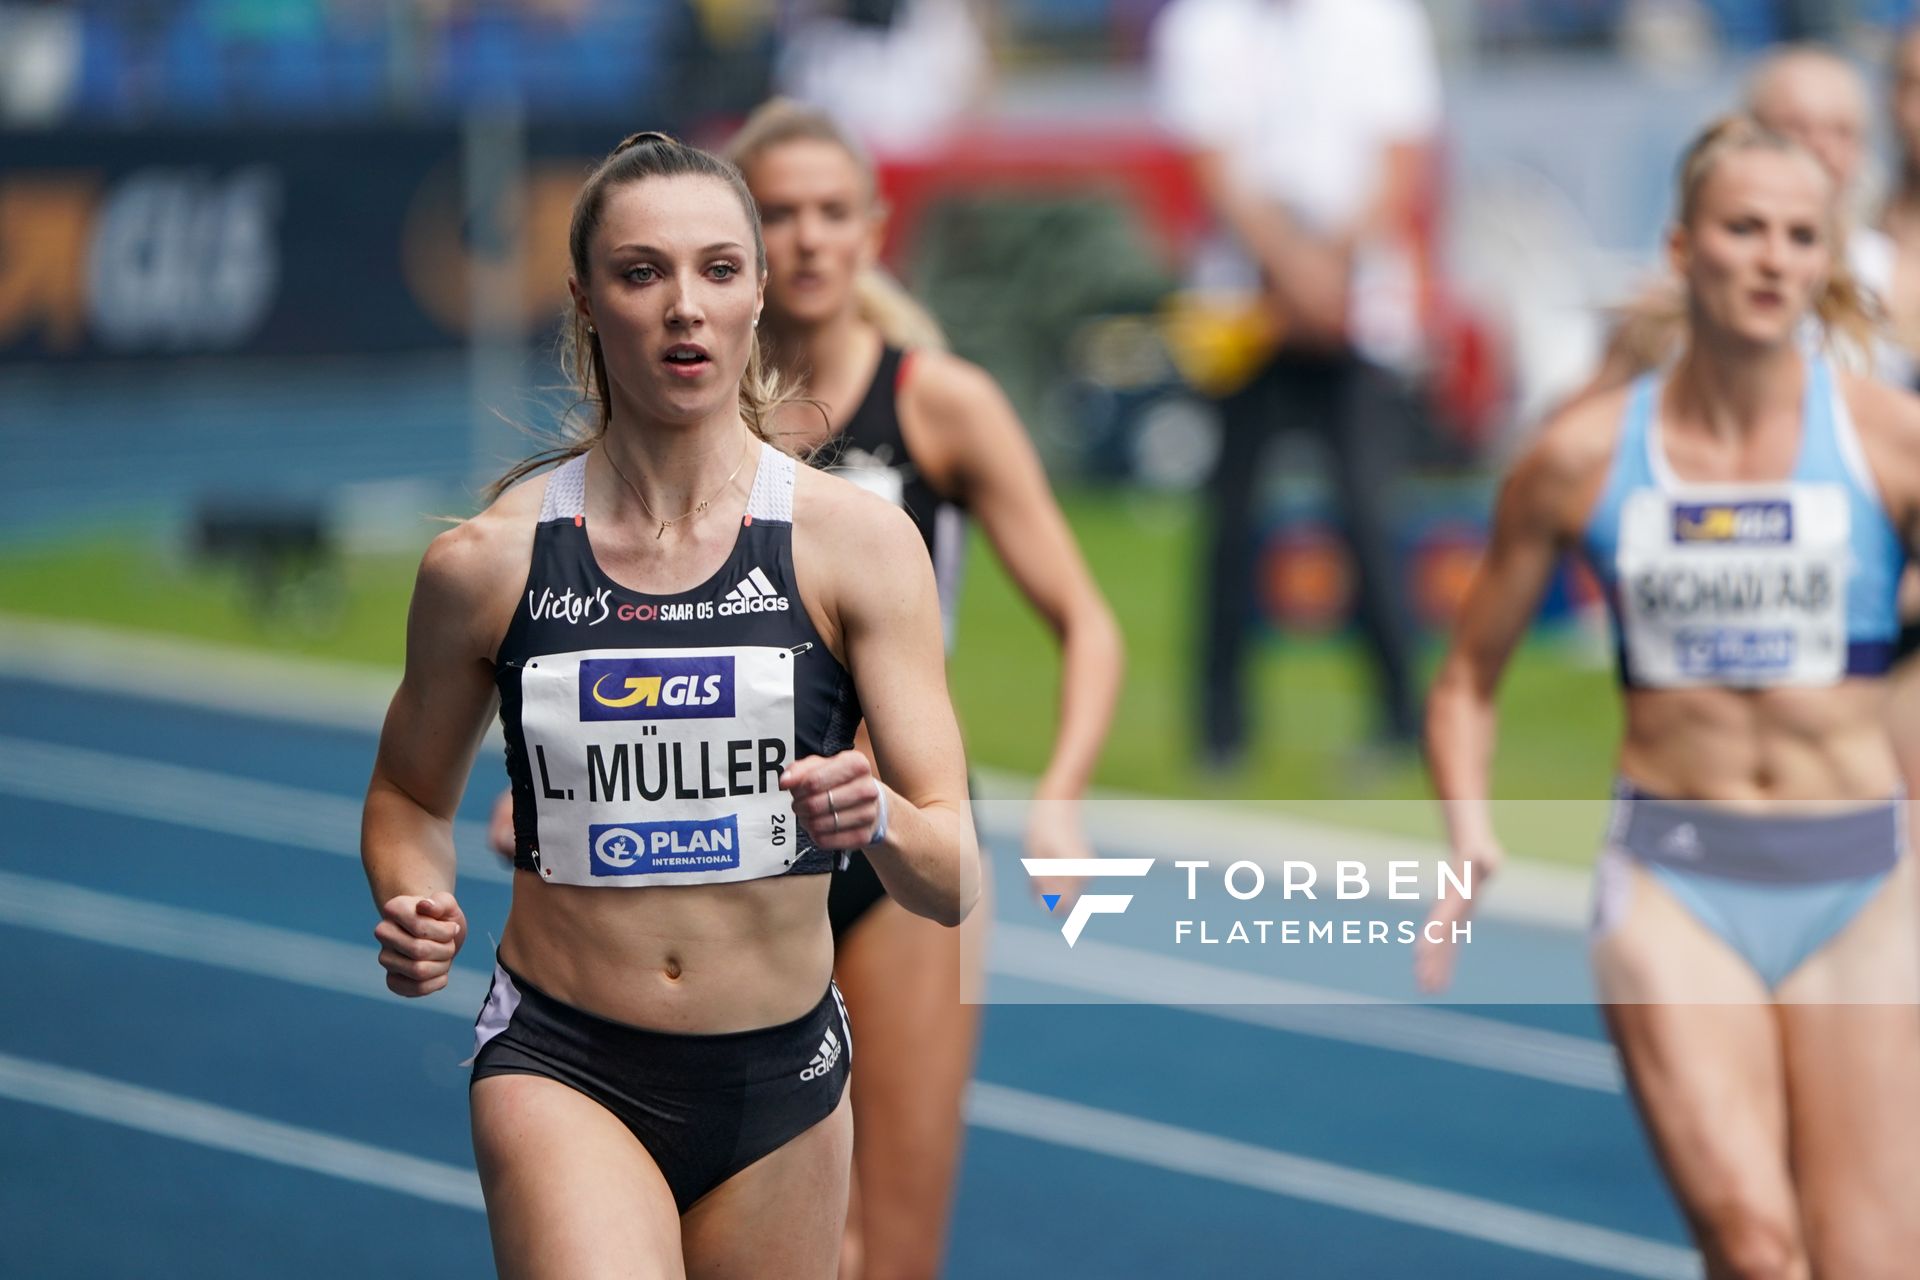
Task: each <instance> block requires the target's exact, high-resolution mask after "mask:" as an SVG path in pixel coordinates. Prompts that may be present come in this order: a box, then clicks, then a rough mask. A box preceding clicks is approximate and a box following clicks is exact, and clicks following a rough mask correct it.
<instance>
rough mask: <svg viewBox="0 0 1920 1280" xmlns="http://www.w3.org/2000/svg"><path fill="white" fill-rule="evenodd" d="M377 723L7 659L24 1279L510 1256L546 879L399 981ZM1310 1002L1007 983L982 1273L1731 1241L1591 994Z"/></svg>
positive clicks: (981, 1093)
mask: <svg viewBox="0 0 1920 1280" xmlns="http://www.w3.org/2000/svg"><path fill="white" fill-rule="evenodd" d="M372 750H373V737H372V735H371V733H368V732H353V731H347V730H341V729H322V728H315V727H311V726H308V725H305V724H302V723H298V722H289V721H269V720H263V719H252V718H244V717H240V716H235V715H229V714H224V713H215V712H210V711H205V710H200V709H195V708H192V707H188V706H183V705H179V704H175V703H171V702H163V701H157V700H156V701H143V700H137V699H130V698H126V697H121V696H114V695H108V694H100V693H88V692H80V691H75V690H72V689H67V688H59V687H54V686H51V685H44V684H37V683H31V682H25V681H21V680H11V679H0V830H4V832H5V838H4V840H3V841H0V973H4V974H5V975H6V977H5V984H6V994H5V997H4V1002H3V1003H0V1008H4V1011H5V1016H4V1018H0V1275H3V1276H7V1277H22V1278H24V1277H62V1278H66V1277H96V1276H97V1277H121V1276H128V1277H147V1276H185V1275H192V1276H195V1277H199V1278H201V1280H219V1278H222V1277H234V1278H235V1280H240V1278H245V1280H256V1278H257V1277H260V1276H266V1275H271V1276H275V1277H280V1278H282V1280H304V1278H307V1277H312V1278H315V1280H318V1278H320V1277H327V1278H332V1277H339V1276H356V1277H357V1276H390V1275H391V1276H399V1275H405V1276H408V1277H409V1278H410V1280H427V1278H428V1277H435V1276H461V1277H471V1276H479V1275H486V1274H490V1273H491V1260H490V1257H489V1253H488V1246H487V1235H486V1224H485V1220H484V1218H483V1216H482V1214H481V1213H480V1212H479V1208H478V1205H479V1196H478V1187H477V1183H476V1182H475V1181H474V1179H473V1177H472V1172H471V1170H472V1155H471V1152H470V1150H469V1147H468V1139H467V1121H466V1107H465V1096H466V1094H465V1087H466V1076H465V1073H464V1071H463V1070H462V1069H461V1067H460V1066H459V1062H460V1060H461V1059H462V1058H464V1057H465V1056H466V1055H467V1052H468V1050H469V1047H470V1041H471V1035H470V1029H469V1028H470V1024H471V1020H472V1017H473V1014H474V1012H475V1010H476V1008H477V1006H478V1002H479V1000H480V998H481V994H482V986H483V984H484V980H485V975H486V972H487V969H488V965H489V960H488V956H489V949H488V947H487V945H486V939H485V936H484V934H485V932H486V931H488V930H491V931H493V932H495V933H497V932H498V930H499V925H500V921H501V920H502V919H503V918H504V916H505V913H506V908H507V884H506V880H505V876H504V875H503V874H502V873H501V872H500V871H499V869H498V868H497V867H494V866H491V865H489V860H490V855H487V854H485V853H484V852H482V851H480V850H479V849H478V848H477V847H474V842H473V840H472V839H470V838H468V839H465V840H464V841H463V844H464V846H465V847H463V849H462V856H463V859H465V860H466V861H465V863H464V866H463V879H462V884H461V888H460V898H461V902H462V905H463V906H464V907H465V909H466V911H467V914H468V916H469V918H470V919H471V920H472V922H473V924H474V927H475V934H474V937H475V939H476V944H475V945H471V946H469V947H468V948H467V950H466V952H465V954H464V955H463V956H462V957H461V961H460V966H459V975H460V981H459V982H457V983H456V984H455V986H454V988H453V989H451V990H450V991H449V992H445V993H442V994H440V995H438V996H435V997H433V998H430V999H428V1000H424V1001H414V1002H407V1001H402V1000H400V999H398V998H395V997H392V996H389V995H388V994H387V993H386V992H385V989H384V986H383V985H382V983H381V981H380V977H381V975H380V971H379V969H378V967H377V966H376V964H375V963H374V951H375V948H374V944H373V942H372V938H371V932H370V931H371V927H372V925H373V923H374V915H373V909H372V906H371V904H370V903H369V901H368V896H367V891H366V886H365V883H364V881H363V879H362V877H361V874H360V869H359V865H358V862H357V854H356V845H357V822H358V811H359V796H360V793H361V789H362V788H363V786H364V784H365V780H366V776H367V771H368V768H369V765H370V763H371V758H372ZM497 768H498V765H497V762H496V761H495V760H493V759H492V758H490V757H486V758H483V760H482V764H481V776H482V777H483V778H484V779H485V781H484V782H481V783H477V784H476V785H475V786H474V787H473V788H472V789H471V793H470V796H469V803H468V812H467V813H466V814H465V815H464V816H465V817H467V818H470V819H472V820H473V821H474V822H475V823H477V822H478V820H479V819H480V818H481V817H482V816H483V815H482V812H481V810H482V808H483V807H484V805H485V803H486V802H487V800H488V799H489V798H490V797H491V795H492V794H493V792H494V789H495V787H494V778H493V776H492V771H494V770H496V769H497ZM476 832H477V827H474V828H469V829H467V830H464V831H463V833H462V834H463V837H470V836H471V835H473V834H475V833H476ZM993 856H994V858H995V859H996V862H997V864H998V868H999V870H998V875H999V879H1000V881H1001V882H1002V883H1003V884H1009V883H1012V882H1014V881H1015V880H1017V879H1018V877H1019V875H1020V872H1019V869H1018V865H1017V863H1016V862H1015V851H1014V850H1012V849H1010V848H995V849H994V850H993ZM996 909H997V910H998V912H999V913H1000V916H1001V919H1002V921H1003V922H1004V923H1006V924H1007V925H1009V926H1011V928H1010V929H1008V930H1007V932H1008V934H1009V935H1018V934H1020V933H1021V932H1022V931H1023V930H1024V931H1026V932H1027V933H1028V935H1029V936H1037V933H1038V931H1039V930H1041V929H1048V930H1050V929H1052V928H1053V927H1054V924H1055V922H1054V921H1052V920H1050V919H1049V918H1048V917H1047V916H1046V915H1045V913H1044V911H1043V910H1042V909H1041V908H1040V907H1039V906H1037V905H1036V904H1034V903H1033V902H1032V901H1031V900H1030V899H1029V898H1028V897H1027V896H1026V895H1025V894H1020V893H1014V892H1003V893H1001V894H999V895H998V903H997V908H996ZM1096 932H1097V930H1096ZM1090 936H1091V935H1090ZM1056 940H1057V939H1056ZM1551 945H1552V946H1554V947H1557V948H1558V949H1559V953H1560V958H1561V960H1562V961H1565V962H1568V963H1572V962H1574V961H1575V960H1577V951H1578V947H1579V942H1578V940H1577V939H1575V938H1573V937H1570V936H1568V937H1558V938H1556V939H1555V940H1554V941H1552V943H1551ZM1271 1012H1272V1011H1266V1012H1263V1011H1259V1010H1242V1009H1220V1010H1211V1011H1203V1010H1183V1009H1167V1008H1155V1007H1138V1006H1114V1005H1104V1006H1103V1005H1042V1004H1026V1005H1013V1004H1007V1005H996V1006H994V1007H992V1008H990V1009H989V1010H988V1011H987V1014H986V1023H985V1040H984V1048H983V1052H982V1056H981V1061H980V1067H979V1072H978V1078H977V1086H976V1092H975V1095H974V1097H973V1099H972V1102H971V1116H972V1120H973V1128H972V1130H971V1133H970V1137H969V1142H968V1147H967V1154H966V1165H965V1169H964V1173H963V1176H962V1179H961V1184H960V1192H959V1204H958V1210H957V1214H956V1219H955V1228H954V1233H953V1241H952V1246H951V1266H950V1273H951V1274H952V1275H954V1276H959V1277H993V1278H994V1280H1022V1278H1025V1277H1034V1278H1036V1280H1037V1278H1041V1277H1045V1278H1047V1280H1053V1278H1055V1277H1100V1278H1102V1280H1105V1278H1107V1277H1131V1276H1141V1277H1190V1276H1234V1277H1243V1276H1253V1277H1264V1276H1290V1277H1291V1276H1300V1277H1320V1276H1343V1277H1344V1276H1397V1275H1404V1274H1419V1275H1422V1276H1427V1277H1472V1278H1474V1280H1492V1278H1495V1277H1542V1276H1549V1277H1560V1276H1565V1277H1588V1276H1593V1277H1600V1276H1619V1275H1637V1276H1687V1275H1692V1274H1695V1273H1696V1263H1695V1261H1694V1259H1693V1256H1692V1254H1691V1253H1690V1251H1689V1250H1688V1249H1687V1248H1686V1246H1685V1236H1684V1232H1683V1230H1682V1227H1681V1223H1680V1221H1679V1218H1678V1216H1677V1214H1676V1213H1675V1211H1674V1210H1673V1208H1672V1206H1671V1204H1670V1203H1669V1201H1668V1199H1667V1197H1666V1195H1665V1193H1664V1191H1663V1190H1662V1188H1661V1184H1660V1181H1659V1177H1658V1174H1657V1172H1656V1170H1655V1168H1654V1166H1653V1163H1652V1161H1651V1160H1650V1158H1649V1156H1648V1154H1647V1151H1646V1147H1645V1143H1644V1141H1643V1139H1642V1136H1641V1133H1640V1129H1639V1126H1638V1124H1637V1122H1636V1120H1635V1118H1634V1116H1633V1114H1632V1111H1631V1109H1630V1107H1629V1105H1628V1103H1627V1100H1626V1099H1625V1097H1624V1096H1623V1095H1622V1094H1621V1093H1620V1091H1619V1086H1618V1081H1617V1078H1616V1077H1615V1076H1614V1074H1613V1072H1612V1068H1611V1064H1610V1060H1609V1059H1608V1057H1607V1055H1606V1052H1605V1050H1604V1046H1603V1045H1602V1044H1601V1042H1600V1041H1599V1040H1598V1038H1597V1037H1598V1027H1597V1020H1596V1018H1595V1016H1594V1014H1593V1011H1592V1010H1591V1009H1587V1008H1543V1007H1527V1008H1518V1007H1516V1008H1512V1009H1504V1010H1503V1009H1478V1010H1473V1011H1471V1012H1466V1011H1461V1010H1457V1009H1455V1010H1444V1011H1443V1010H1419V1011H1415V1010H1404V1009H1387V1010H1374V1011H1370V1012H1371V1016H1370V1017H1367V1018H1362V1017H1360V1016H1359V1015H1358V1014H1357V1013H1355V1012H1354V1011H1351V1010H1348V1011H1344V1012H1343V1011H1342V1010H1339V1009H1335V1010H1333V1011H1330V1012H1326V1011H1323V1013H1322V1014H1321V1015H1319V1021H1318V1023H1314V1020H1313V1019H1311V1018H1310V1019H1308V1020H1307V1021H1308V1023H1310V1024H1313V1025H1306V1026H1302V1025H1300V1024H1299V1023H1298V1022H1297V1020H1296V1021H1293V1022H1290V1021H1288V1020H1287V1018H1284V1017H1283V1018H1278V1019H1277V1022H1278V1025H1276V1019H1275V1018H1272V1017H1267V1013H1271ZM1263 1019H1264V1021H1263ZM1422 1019H1426V1020H1428V1021H1421V1020H1422ZM1435 1019H1437V1021H1433V1020H1435ZM1495 1019H1497V1020H1498V1021H1494V1020H1495ZM1416 1032H1418V1034H1416ZM1496 1033H1498V1034H1496ZM1508 1033H1511V1036H1512V1037H1513V1042H1512V1043H1511V1044H1509V1043H1507V1041H1508ZM1483 1059H1484V1061H1483ZM1556 1064H1557V1065H1556Z"/></svg>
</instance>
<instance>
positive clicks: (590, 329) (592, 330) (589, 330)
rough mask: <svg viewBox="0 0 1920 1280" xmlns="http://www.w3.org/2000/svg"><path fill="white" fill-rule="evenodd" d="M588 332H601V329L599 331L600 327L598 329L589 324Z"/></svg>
mask: <svg viewBox="0 0 1920 1280" xmlns="http://www.w3.org/2000/svg"><path fill="white" fill-rule="evenodd" d="M587 332H588V333H599V332H600V331H599V330H598V329H596V328H594V327H593V326H592V325H588V326H587Z"/></svg>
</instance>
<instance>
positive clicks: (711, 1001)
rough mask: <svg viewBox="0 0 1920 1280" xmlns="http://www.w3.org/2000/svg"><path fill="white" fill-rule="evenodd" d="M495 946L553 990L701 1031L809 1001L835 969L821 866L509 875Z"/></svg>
mask: <svg viewBox="0 0 1920 1280" xmlns="http://www.w3.org/2000/svg"><path fill="white" fill-rule="evenodd" d="M513 879H514V893H513V907H512V910H511V911H510V912H509V914H508V916H507V924H506V930H505V932H504V934H503V936H502V938H501V952H502V955H503V956H504V957H505V959H506V961H507V964H508V966H509V967H510V968H512V969H513V970H514V971H515V972H517V973H521V974H524V975H525V976H526V978H527V980H528V981H529V982H532V983H533V984H534V985H536V986H538V987H539V988H540V989H541V990H542V991H545V992H546V993H547V994H549V995H552V996H554V997H556V998H558V999H561V1000H564V1001H566V1002H567V1003H568V1004H571V1005H574V1006H575V1007H576V1008H580V1009H585V1010H587V1011H588V1012H590V1013H595V1014H598V1015H599V1016H601V1017H603V1018H610V1019H612V1020H614V1021H616V1022H626V1023H631V1024H633V1025H635V1026H642V1027H649V1028H651V1029H653V1030H656V1031H678V1032H688V1033H697V1034H703V1035H713V1034H720V1033H723V1032H728V1031H742V1030H747V1029H750V1028H754V1027H767V1026H774V1025H777V1024H779V1023H782V1022H786V1021H789V1020H791V1019H793V1018H797V1017H799V1016H800V1015H802V1014H804V1013H806V1012H807V1010H809V1009H811V1008H812V1007H813V1006H814V1005H815V1004H816V1003H818V1001H819V999H820V993H821V992H822V991H824V990H826V986H827V979H828V977H829V976H830V975H831V973H832V971H833V939H832V936H831V934H830V933H829V931H828V928H827V916H826V896H827V881H828V879H829V877H827V876H773V877H768V878H765V879H760V880H750V881H746V882H739V883H733V884H714V885H684V886H683V885H674V886H664V887H654V888H646V889H636V890H632V891H629V892H624V893H608V892H605V891H604V890H601V889H597V888H591V887H577V886H572V885H560V884H550V883H544V882H542V881H541V879H540V877H539V876H537V875H535V874H534V873H532V872H530V871H524V870H523V871H520V872H518V873H516V874H515V876H514V878H513Z"/></svg>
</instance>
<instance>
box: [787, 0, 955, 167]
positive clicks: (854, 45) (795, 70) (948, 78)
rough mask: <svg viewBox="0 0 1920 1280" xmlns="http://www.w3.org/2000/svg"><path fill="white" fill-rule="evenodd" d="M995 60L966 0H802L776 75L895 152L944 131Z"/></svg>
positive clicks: (797, 94)
mask: <svg viewBox="0 0 1920 1280" xmlns="http://www.w3.org/2000/svg"><path fill="white" fill-rule="evenodd" d="M991 70H992V62H991V57H990V54H989V51H988V49H987V43H986V39H985V37H984V36H982V34H981V32H980V27H979V24H978V23H977V22H976V21H975V18H974V14H973V11H972V9H971V7H970V4H969V0H799V2H798V3H797V4H796V6H795V8H794V10H793V13H792V14H791V16H790V18H789V20H788V23H787V30H786V38H785V42H784V45H783V48H782V50H781V52H780V56H779V61H778V63H777V64H776V66H775V71H774V77H775V82H776V84H777V85H778V86H779V90H780V92H781V93H783V94H785V95H787V96H788V97H791V98H797V99H799V100H800V101H802V102H805V103H807V104H809V105H811V106H815V107H818V108H820V109H821V110H823V111H825V112H826V113H827V114H828V115H830V116H832V117H833V118H834V119H835V120H836V121H838V122H839V124H840V126H841V127H842V128H844V129H846V130H847V131H848V132H850V133H852V134H853V135H854V136H855V137H857V138H859V139H860V140H861V141H862V142H864V143H866V144H867V145H868V146H870V147H872V148H874V149H875V150H876V151H882V152H888V151H891V152H899V151H909V150H914V149H917V148H923V147H926V146H929V145H931V144H932V143H934V142H937V141H938V140H939V139H940V138H942V137H943V136H945V135H946V134H947V132H948V131H950V130H951V129H952V128H953V126H954V125H955V124H957V123H958V122H959V121H960V120H961V119H962V118H964V117H965V116H966V115H967V114H968V113H969V112H971V111H972V110H973V108H974V107H975V106H977V105H978V104H979V102H980V100H981V98H982V97H983V95H984V94H985V92H986V89H987V84H988V78H989V74H990V72H991Z"/></svg>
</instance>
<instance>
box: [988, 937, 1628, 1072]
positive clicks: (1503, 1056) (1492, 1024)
mask: <svg viewBox="0 0 1920 1280" xmlns="http://www.w3.org/2000/svg"><path fill="white" fill-rule="evenodd" d="M987 971H988V972H989V973H992V974H998V975H1000V976H1002V977H1008V978H1018V979H1022V980H1025V981H1031V982H1041V983H1047V984H1050V985H1053V986H1059V987H1064V988H1067V989H1069V990H1074V991H1080V992H1083V993H1085V994H1087V995H1091V996H1098V997H1100V998H1101V999H1102V1000H1118V1001H1123V1002H1126V1003H1134V1004H1140V1003H1144V1004H1163V1005H1170V1006H1175V1007H1178V1008H1182V1009H1185V1010H1187V1011H1188V1012H1190V1013H1198V1014H1205V1015H1206V1016H1208V1017H1213V1018H1222V1019H1225V1020H1227V1021H1231V1022H1241V1023H1246V1024H1247V1025H1249V1026H1256V1027H1268V1028H1271V1029H1273V1030H1276V1031H1290V1032H1294V1033H1296V1034H1299V1035H1308V1036H1317V1037H1319V1038H1321V1039H1324V1040H1339V1041H1343V1042H1345V1043H1348V1044H1357V1045H1366V1046H1368V1047H1370V1048H1375V1049H1390V1050H1394V1051H1396V1052H1399V1053H1407V1054H1413V1055H1415V1056H1418V1057H1423V1058H1432V1059H1436V1060H1438V1061H1442V1062H1453V1063H1458V1064H1460V1065H1462V1066H1468V1067H1478V1068H1481V1069H1483V1070H1487V1071H1499V1072H1503V1073H1505V1074H1507V1075H1515V1076H1525V1077H1527V1078H1528V1079H1532V1080H1542V1081H1545V1082H1547V1083H1549V1084H1558V1085H1565V1086H1567V1087H1569V1088H1574V1089H1591V1090H1593V1091H1595V1092H1598V1093H1619V1092H1620V1091H1621V1088H1622V1085H1621V1076H1620V1060H1619V1057H1618V1055H1617V1054H1615V1053H1614V1051H1613V1047H1612V1046H1611V1045H1609V1044H1606V1043H1605V1042H1603V1041H1599V1040H1592V1039H1588V1038H1587V1037H1585V1036H1577V1035H1569V1034H1567V1033H1565V1032H1559V1031H1546V1030H1541V1029H1539V1028H1535V1027H1523V1026H1516V1025H1514V1024H1513V1023H1509V1022H1502V1021H1500V1020H1499V1019H1497V1018H1487V1017H1481V1016H1478V1015H1475V1014H1470V1013H1455V1012H1453V1011H1451V1010H1445V1009H1429V1008H1423V1007H1420V1006H1416V1005H1407V1004H1401V1003H1398V1002H1396V1001H1392V1000H1386V999H1382V998H1380V997H1376V996H1363V995H1356V994H1352V993H1349V992H1345V991H1339V990H1335V989H1333V988H1329V987H1318V986H1312V985H1309V984H1307V983H1301V982H1291V981H1288V980H1286V979H1283V978H1271V977H1267V976H1266V975H1264V974H1258V973H1246V972H1243V971H1240V970H1236V969H1227V968H1222V967H1220V966H1217V965H1210V964H1204V963H1202V962H1200V961H1197V960H1183V959H1180V958H1177V957H1174V956H1165V955H1160V954H1158V953H1156V952H1152V951H1143V950H1140V949H1138V948H1134V947H1126V946H1120V945H1118V944H1115V943H1111V942H1098V941H1095V940H1092V939H1088V938H1082V939H1081V940H1080V945H1079V946H1078V947H1077V948H1075V949H1074V951H1072V952H1068V951H1067V950H1066V949H1065V948H1064V947H1062V946H1061V945H1060V936H1059V935H1058V934H1057V933H1055V932H1054V931H1053V930H1051V929H1039V928H1034V927H1032V926H1030V925H1019V924H1008V923H1005V922H1002V921H998V920H996V921H995V922H994V925H993V934H992V940H991V942H990V943H989V944H988V952H987ZM1197 992H1205V993H1206V997H1205V1003H1195V1002H1194V1001H1195V993H1197Z"/></svg>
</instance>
